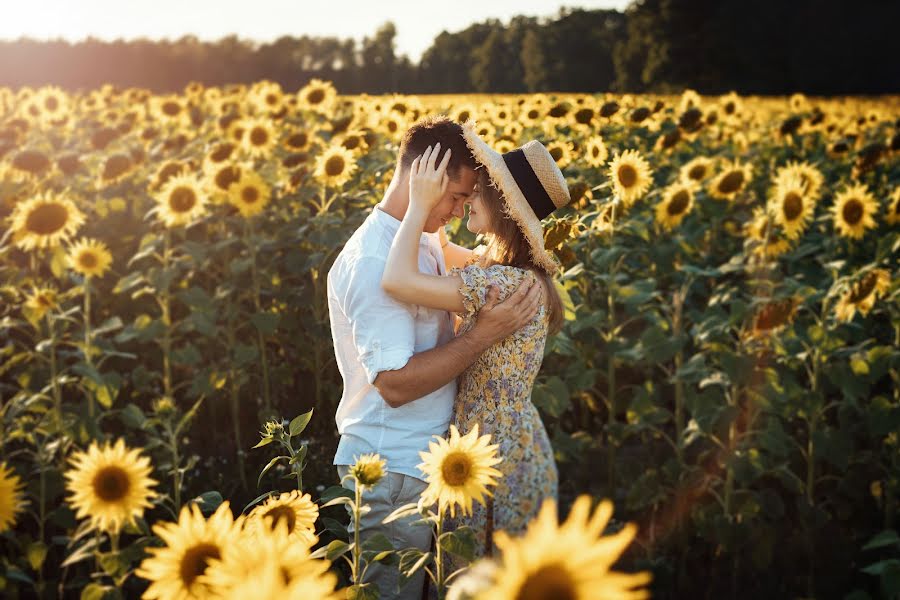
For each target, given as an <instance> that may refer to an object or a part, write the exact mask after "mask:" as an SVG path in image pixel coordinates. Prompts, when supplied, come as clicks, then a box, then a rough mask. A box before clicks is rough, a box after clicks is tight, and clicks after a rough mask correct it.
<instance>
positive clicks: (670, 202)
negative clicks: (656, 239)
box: [656, 181, 694, 229]
mask: <svg viewBox="0 0 900 600" xmlns="http://www.w3.org/2000/svg"><path fill="white" fill-rule="evenodd" d="M693 207H694V187H693V184H690V183H685V182H681V181H679V182H675V183H673V184H672V185H670V186H669V187H667V188H666V189H665V192H663V199H662V200H661V201H660V202H659V203H658V204H657V205H656V222H657V223H659V224H660V225H661V226H662V227H663V228H664V229H674V228H675V227H678V225H680V224H681V220H682V219H684V217H685V216H686V215H687V214H688V213H689V212H691V209H692V208H693Z"/></svg>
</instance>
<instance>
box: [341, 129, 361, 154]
mask: <svg viewBox="0 0 900 600" xmlns="http://www.w3.org/2000/svg"><path fill="white" fill-rule="evenodd" d="M336 142H337V143H339V144H340V145H341V146H343V147H344V148H346V149H347V150H349V151H350V152H352V153H353V156H359V155H361V154H364V153H365V151H366V150H367V149H368V148H369V143H368V142H367V141H366V134H365V132H363V131H360V130H356V131H348V132H347V133H344V134H343V135H341V136H340V137H339V138H338V139H337V140H336Z"/></svg>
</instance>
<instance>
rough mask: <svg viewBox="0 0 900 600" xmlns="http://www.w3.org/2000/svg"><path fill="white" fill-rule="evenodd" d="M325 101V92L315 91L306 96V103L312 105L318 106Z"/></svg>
mask: <svg viewBox="0 0 900 600" xmlns="http://www.w3.org/2000/svg"><path fill="white" fill-rule="evenodd" d="M324 99H325V90H313V91H311V92H310V93H309V94H307V95H306V101H307V102H309V103H310V104H318V103H319V102H321V101H322V100H324Z"/></svg>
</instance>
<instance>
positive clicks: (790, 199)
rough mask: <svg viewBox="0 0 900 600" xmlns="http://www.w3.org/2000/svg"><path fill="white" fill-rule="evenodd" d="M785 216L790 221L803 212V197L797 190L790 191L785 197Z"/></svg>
mask: <svg viewBox="0 0 900 600" xmlns="http://www.w3.org/2000/svg"><path fill="white" fill-rule="evenodd" d="M783 206H784V208H783V209H782V210H783V211H784V217H785V218H786V219H787V220H788V221H793V220H794V219H796V218H797V217H799V216H800V214H801V213H802V212H803V198H802V197H801V196H800V194H798V193H797V192H788V194H787V195H786V196H785V197H784V203H783Z"/></svg>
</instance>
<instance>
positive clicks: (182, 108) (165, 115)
mask: <svg viewBox="0 0 900 600" xmlns="http://www.w3.org/2000/svg"><path fill="white" fill-rule="evenodd" d="M189 111H190V107H189V106H188V104H187V102H185V101H184V100H182V98H181V97H180V96H178V95H176V94H168V95H163V96H153V97H152V99H151V113H152V114H153V116H154V117H156V119H157V120H158V121H160V122H161V123H163V124H165V125H171V126H174V127H177V128H181V127H187V126H188V125H189V124H190V122H191V118H190V114H189Z"/></svg>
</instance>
